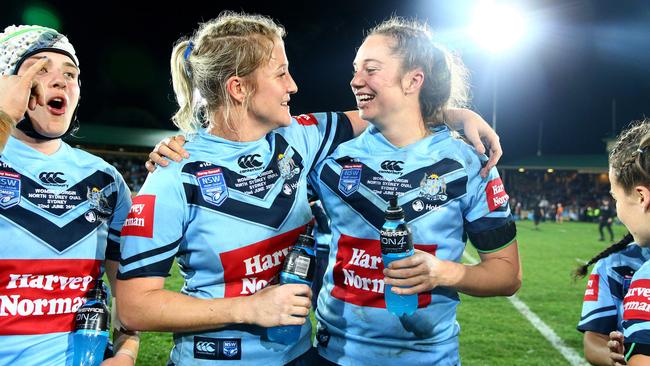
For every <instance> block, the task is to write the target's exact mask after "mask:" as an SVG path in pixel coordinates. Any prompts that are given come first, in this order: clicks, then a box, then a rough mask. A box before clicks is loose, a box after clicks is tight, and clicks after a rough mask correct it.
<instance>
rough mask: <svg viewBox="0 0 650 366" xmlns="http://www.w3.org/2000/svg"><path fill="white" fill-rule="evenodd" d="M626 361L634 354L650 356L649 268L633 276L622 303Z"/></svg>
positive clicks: (646, 264)
mask: <svg viewBox="0 0 650 366" xmlns="http://www.w3.org/2000/svg"><path fill="white" fill-rule="evenodd" d="M623 330H624V332H623V333H624V335H625V350H626V355H625V358H626V360H629V358H630V357H632V356H634V355H636V354H642V355H646V356H650V266H648V262H646V263H645V264H644V265H643V266H642V267H641V269H639V271H637V273H636V274H635V275H634V278H633V279H632V284H631V285H630V289H629V290H628V291H627V294H626V295H625V299H624V301H623Z"/></svg>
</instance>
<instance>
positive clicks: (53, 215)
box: [0, 26, 139, 365]
mask: <svg viewBox="0 0 650 366" xmlns="http://www.w3.org/2000/svg"><path fill="white" fill-rule="evenodd" d="M0 74H1V75H2V77H1V79H0V126H1V128H0V148H1V147H2V146H3V145H4V144H5V142H6V146H4V151H3V152H2V156H1V157H0V232H2V237H3V244H2V246H1V247H0V365H17V364H20V365H68V364H70V363H71V361H72V358H73V344H72V339H73V337H71V333H72V331H73V324H74V320H73V319H74V314H75V311H76V310H77V309H78V308H79V307H80V306H81V305H82V304H83V302H84V297H85V296H86V295H87V293H88V292H89V291H90V290H91V289H92V288H93V287H94V286H95V284H96V283H97V279H100V278H101V276H102V274H103V273H104V271H105V272H106V274H107V275H108V278H109V281H110V282H111V283H112V282H113V281H114V279H115V274H116V271H117V261H118V260H119V258H120V254H119V236H120V230H121V227H122V224H123V223H124V220H125V218H126V216H127V214H128V210H129V207H130V206H131V199H130V192H129V189H128V187H127V186H126V183H125V182H124V179H122V176H121V175H120V174H119V173H118V172H117V170H116V169H115V168H113V167H112V166H111V165H110V164H108V163H106V162H104V161H103V160H102V159H100V158H98V157H96V156H93V155H90V154H88V153H86V152H84V151H81V150H78V149H75V148H72V147H71V146H69V145H68V144H66V143H65V142H63V141H62V140H61V139H62V138H63V137H64V136H66V135H68V134H70V133H71V132H73V131H74V130H75V128H76V125H77V123H76V112H77V107H78V105H79V95H80V86H79V60H78V59H77V56H76V54H75V50H74V47H73V46H72V44H70V42H69V41H68V39H67V38H66V37H65V36H63V35H62V34H60V33H58V32H57V31H56V30H54V29H50V28H45V27H39V26H10V27H7V28H6V29H5V30H4V32H3V33H0ZM14 126H15V127H16V128H13V127H14ZM9 133H11V135H10V136H8V135H9ZM114 325H115V326H116V328H117V329H120V327H119V325H117V324H114ZM138 345H139V340H138V337H137V335H136V334H134V333H130V332H128V331H126V330H123V329H122V331H119V330H118V331H116V333H115V349H116V353H115V356H114V357H112V358H110V359H108V360H106V361H105V362H104V365H109V364H110V365H133V364H134V363H135V357H136V354H137V351H138Z"/></svg>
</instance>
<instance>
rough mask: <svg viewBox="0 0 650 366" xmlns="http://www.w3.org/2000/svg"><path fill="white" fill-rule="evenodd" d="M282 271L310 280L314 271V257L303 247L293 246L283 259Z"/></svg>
mask: <svg viewBox="0 0 650 366" xmlns="http://www.w3.org/2000/svg"><path fill="white" fill-rule="evenodd" d="M282 271H283V272H285V273H289V274H293V275H296V276H298V277H300V278H302V279H303V280H305V281H309V282H311V281H312V280H313V278H314V272H315V271H316V258H315V257H314V256H313V255H310V254H309V253H307V251H306V250H305V249H304V248H301V247H293V249H292V250H291V251H290V252H289V254H288V255H287V258H286V259H285V260H284V268H283V269H282Z"/></svg>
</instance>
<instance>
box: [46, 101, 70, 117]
mask: <svg viewBox="0 0 650 366" xmlns="http://www.w3.org/2000/svg"><path fill="white" fill-rule="evenodd" d="M47 109H48V110H49V111H50V113H52V114H54V115H57V116H60V115H62V114H65V110H66V102H65V99H64V98H61V97H55V98H52V99H50V100H48V101H47Z"/></svg>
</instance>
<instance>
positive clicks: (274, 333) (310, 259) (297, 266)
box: [267, 225, 316, 344]
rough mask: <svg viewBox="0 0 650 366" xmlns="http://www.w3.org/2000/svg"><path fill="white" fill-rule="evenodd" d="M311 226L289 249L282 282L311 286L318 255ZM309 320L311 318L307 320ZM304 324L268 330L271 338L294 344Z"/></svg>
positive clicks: (282, 283)
mask: <svg viewBox="0 0 650 366" xmlns="http://www.w3.org/2000/svg"><path fill="white" fill-rule="evenodd" d="M311 230H312V228H311V226H309V225H308V226H307V229H306V230H305V233H304V234H301V235H300V236H299V237H298V240H297V241H296V244H295V245H294V246H293V247H292V248H291V250H289V253H288V254H287V257H286V258H285V259H284V266H283V267H282V271H281V272H280V284H281V285H284V284H287V283H300V284H305V285H307V286H311V283H312V281H313V280H314V273H315V272H316V255H315V254H314V237H313V236H312V235H311ZM307 321H309V320H307ZM301 330H302V325H284V326H280V327H271V328H268V330H267V336H268V338H269V340H271V341H273V342H277V343H282V344H294V343H296V342H298V339H300V331H301Z"/></svg>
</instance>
